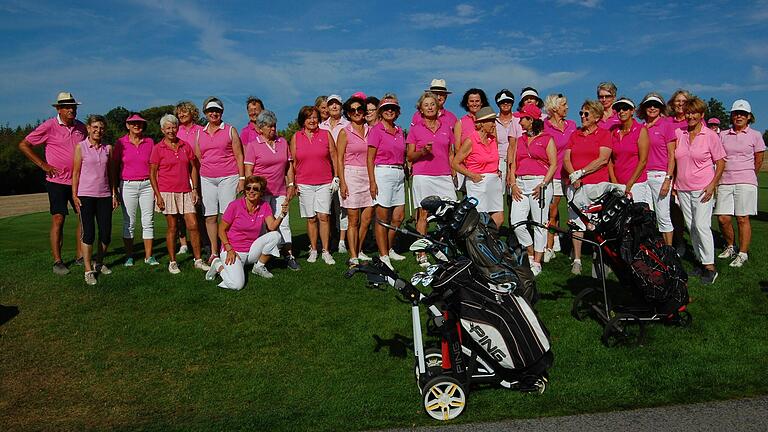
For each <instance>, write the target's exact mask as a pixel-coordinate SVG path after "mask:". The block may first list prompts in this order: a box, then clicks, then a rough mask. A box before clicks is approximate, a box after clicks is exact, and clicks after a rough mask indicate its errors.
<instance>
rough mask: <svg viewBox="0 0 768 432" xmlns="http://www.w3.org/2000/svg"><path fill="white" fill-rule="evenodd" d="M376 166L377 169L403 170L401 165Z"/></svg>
mask: <svg viewBox="0 0 768 432" xmlns="http://www.w3.org/2000/svg"><path fill="white" fill-rule="evenodd" d="M376 166H377V167H379V168H389V169H399V170H402V169H403V166H402V165H376Z"/></svg>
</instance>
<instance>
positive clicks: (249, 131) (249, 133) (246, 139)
mask: <svg viewBox="0 0 768 432" xmlns="http://www.w3.org/2000/svg"><path fill="white" fill-rule="evenodd" d="M259 135H261V133H260V132H259V131H258V130H256V126H255V125H254V124H253V123H252V122H248V124H247V125H245V127H243V128H242V129H241V130H240V142H241V143H243V153H246V152H247V151H248V146H249V145H250V144H251V143H252V142H254V141H256V138H257V137H258V136H259Z"/></svg>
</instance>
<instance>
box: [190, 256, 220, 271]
mask: <svg viewBox="0 0 768 432" xmlns="http://www.w3.org/2000/svg"><path fill="white" fill-rule="evenodd" d="M213 261H216V259H215V258H214V260H213ZM213 261H211V262H213ZM194 266H195V268H196V269H199V270H202V271H206V272H207V271H208V270H210V269H211V266H209V265H208V264H206V263H205V262H203V260H202V259H199V258H198V259H196V260H195V264H194Z"/></svg>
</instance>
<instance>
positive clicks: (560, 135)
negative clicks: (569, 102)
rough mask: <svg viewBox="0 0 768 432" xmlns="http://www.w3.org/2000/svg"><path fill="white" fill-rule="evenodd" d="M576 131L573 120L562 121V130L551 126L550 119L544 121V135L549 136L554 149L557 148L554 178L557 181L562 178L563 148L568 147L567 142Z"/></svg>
mask: <svg viewBox="0 0 768 432" xmlns="http://www.w3.org/2000/svg"><path fill="white" fill-rule="evenodd" d="M576 129H578V127H577V126H576V122H575V121H573V120H563V129H562V130H561V129H558V128H557V127H556V126H555V125H553V124H552V121H551V120H550V119H546V120H544V133H545V134H549V136H551V137H552V139H553V140H555V148H557V169H556V170H555V178H556V179H558V180H559V179H560V178H562V173H563V157H564V156H565V147H567V146H568V140H569V139H570V138H571V134H572V133H574V132H575V131H576Z"/></svg>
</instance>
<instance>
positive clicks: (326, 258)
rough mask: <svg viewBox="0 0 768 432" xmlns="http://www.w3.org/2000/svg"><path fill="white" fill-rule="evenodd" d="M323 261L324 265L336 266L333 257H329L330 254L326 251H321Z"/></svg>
mask: <svg viewBox="0 0 768 432" xmlns="http://www.w3.org/2000/svg"><path fill="white" fill-rule="evenodd" d="M323 261H325V263H326V264H328V265H334V264H336V260H334V259H333V255H331V253H330V252H328V251H327V250H324V251H323Z"/></svg>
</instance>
